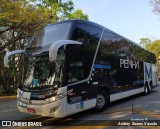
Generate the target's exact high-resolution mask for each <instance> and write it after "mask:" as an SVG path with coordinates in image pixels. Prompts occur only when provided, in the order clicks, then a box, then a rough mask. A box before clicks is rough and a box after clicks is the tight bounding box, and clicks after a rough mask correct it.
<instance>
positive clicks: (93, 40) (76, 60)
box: [67, 24, 102, 82]
mask: <svg viewBox="0 0 160 129" xmlns="http://www.w3.org/2000/svg"><path fill="white" fill-rule="evenodd" d="M101 33H102V29H100V28H98V27H95V26H92V25H89V24H76V25H75V27H74V29H73V32H72V35H71V40H76V41H80V42H82V43H83V45H80V46H77V45H68V46H67V51H68V52H67V53H68V54H67V58H68V70H69V71H68V73H77V72H75V71H77V70H78V71H79V73H80V75H78V74H77V75H78V76H79V77H78V78H79V79H77V81H79V80H83V79H86V78H87V77H88V76H89V73H90V70H91V66H92V63H93V59H94V56H95V52H96V48H97V45H98V42H99V39H100V36H101ZM73 64H74V65H73ZM75 64H77V65H75ZM74 70H75V71H74ZM68 76H70V75H68ZM75 76H76V75H75ZM73 80H74V79H73ZM75 80H76V79H75ZM68 82H69V81H68Z"/></svg>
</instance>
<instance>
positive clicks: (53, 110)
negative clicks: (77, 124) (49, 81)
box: [49, 106, 60, 113]
mask: <svg viewBox="0 0 160 129" xmlns="http://www.w3.org/2000/svg"><path fill="white" fill-rule="evenodd" d="M59 108H60V106H58V107H54V108H51V109H50V111H49V113H53V112H56V111H58V110H59Z"/></svg>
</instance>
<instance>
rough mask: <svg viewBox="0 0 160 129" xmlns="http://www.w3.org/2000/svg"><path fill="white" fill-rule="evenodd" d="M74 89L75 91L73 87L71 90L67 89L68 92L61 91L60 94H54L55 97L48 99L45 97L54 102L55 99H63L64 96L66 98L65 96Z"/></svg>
mask: <svg viewBox="0 0 160 129" xmlns="http://www.w3.org/2000/svg"><path fill="white" fill-rule="evenodd" d="M72 91H73V89H71V90H69V91H67V92H63V93H61V94H58V95H56V96H54V97H51V98H47V99H45V100H46V101H47V102H49V103H51V102H54V101H57V100H60V99H62V98H64V97H66V96H67V94H70V93H71V92H72Z"/></svg>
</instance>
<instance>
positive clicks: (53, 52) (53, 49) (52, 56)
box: [49, 40, 82, 62]
mask: <svg viewBox="0 0 160 129" xmlns="http://www.w3.org/2000/svg"><path fill="white" fill-rule="evenodd" d="M69 44H77V45H79V44H82V42H78V41H74V40H58V41H56V42H54V43H53V44H52V45H51V46H50V48H49V61H50V62H54V61H56V60H57V52H58V49H59V48H60V47H61V46H63V45H69Z"/></svg>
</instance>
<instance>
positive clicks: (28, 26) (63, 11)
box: [0, 0, 88, 90]
mask: <svg viewBox="0 0 160 129" xmlns="http://www.w3.org/2000/svg"><path fill="white" fill-rule="evenodd" d="M0 3H1V4H0V64H1V65H0V85H2V86H3V87H4V89H5V90H8V89H9V87H10V85H13V88H14V89H15V88H16V84H17V83H19V81H20V77H21V76H20V75H21V72H22V71H21V67H22V66H21V65H20V63H19V61H20V60H18V61H17V60H15V58H11V62H12V63H11V67H10V68H9V69H6V68H4V66H3V58H4V55H5V53H6V50H9V51H13V50H17V49H25V47H26V45H27V43H28V41H29V40H30V38H31V36H32V35H33V33H34V32H35V31H37V30H38V29H39V28H41V27H43V26H44V25H46V24H49V23H53V22H56V21H60V20H64V19H70V16H71V15H72V13H73V15H74V16H73V17H72V18H80V19H86V20H88V16H87V15H86V14H83V12H82V11H80V12H79V13H78V14H77V15H78V16H76V14H75V12H76V10H74V4H73V2H72V1H71V0H0ZM80 13H81V14H80ZM19 59H21V57H19Z"/></svg>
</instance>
